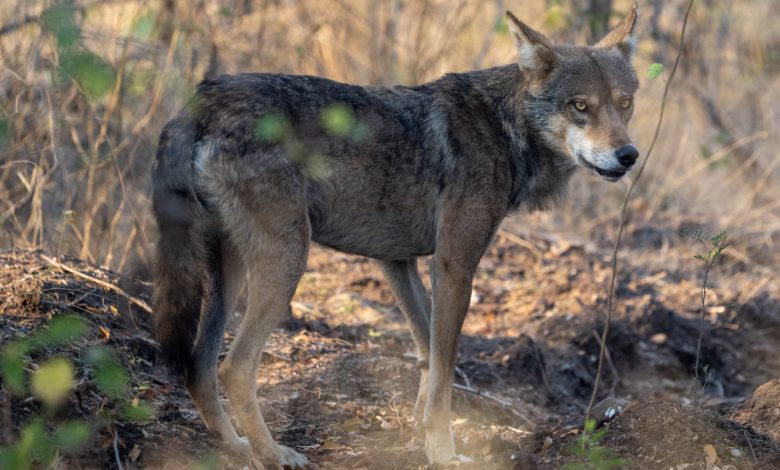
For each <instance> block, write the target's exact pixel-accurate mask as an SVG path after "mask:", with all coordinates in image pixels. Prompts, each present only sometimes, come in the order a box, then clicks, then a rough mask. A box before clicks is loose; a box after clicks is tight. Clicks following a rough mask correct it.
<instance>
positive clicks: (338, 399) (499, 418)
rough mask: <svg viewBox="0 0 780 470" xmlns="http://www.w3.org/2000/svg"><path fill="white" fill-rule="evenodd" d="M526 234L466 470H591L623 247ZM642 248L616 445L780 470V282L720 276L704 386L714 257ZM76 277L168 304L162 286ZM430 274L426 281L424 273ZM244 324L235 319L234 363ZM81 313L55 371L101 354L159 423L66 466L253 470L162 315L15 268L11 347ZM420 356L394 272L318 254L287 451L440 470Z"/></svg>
mask: <svg viewBox="0 0 780 470" xmlns="http://www.w3.org/2000/svg"><path fill="white" fill-rule="evenodd" d="M516 233H517V232H516V231H515V232H513V231H510V230H509V229H508V228H504V229H502V230H501V231H500V232H499V234H498V236H497V237H496V240H495V241H494V243H493V245H492V246H491V248H490V249H489V251H488V253H487V254H486V257H485V258H484V260H483V262H482V263H481V265H480V270H479V272H478V274H477V277H476V280H475V289H474V295H473V296H472V306H471V311H470V314H469V317H468V318H467V320H466V325H465V327H464V332H463V333H464V334H463V337H462V340H461V343H460V356H459V363H458V369H457V374H456V382H457V383H458V385H457V388H456V390H455V391H454V400H453V408H454V415H453V428H454V430H455V434H456V443H457V447H458V449H459V452H461V453H464V454H466V455H469V456H471V457H473V458H474V460H475V463H474V464H473V465H470V466H464V468H465V467H472V468H480V469H485V470H487V469H506V468H517V469H526V468H540V469H548V468H550V469H552V468H559V467H560V466H562V465H563V464H565V463H571V462H576V457H575V456H573V455H572V454H571V451H570V450H569V449H570V447H571V446H572V445H574V444H575V443H576V441H577V437H578V434H579V427H580V426H581V423H582V419H583V415H584V411H585V408H586V406H587V403H588V399H589V397H590V391H591V389H592V386H593V380H594V375H595V370H596V363H597V356H598V351H599V339H598V336H597V334H598V333H599V332H600V330H601V328H602V326H603V314H604V311H605V308H606V292H607V288H606V287H607V283H608V282H609V274H610V270H609V249H608V247H606V246H600V245H599V242H598V241H597V242H595V243H592V244H588V243H582V242H577V241H573V240H567V239H564V238H562V237H560V236H552V235H542V236H538V235H537V236H533V235H523V236H522V237H521V236H519V235H517V234H516ZM628 238H629V239H630V240H637V244H638V245H637V249H634V248H632V246H631V243H628V246H627V247H626V249H625V250H624V251H623V253H622V255H621V267H622V269H621V271H620V272H621V274H620V276H619V277H618V286H617V301H616V309H615V317H614V320H613V323H612V327H611V332H610V334H609V337H608V352H609V355H608V359H609V360H608V362H607V366H606V367H605V373H604V381H603V383H602V390H601V394H600V398H604V397H607V396H614V397H617V398H620V399H625V400H627V401H628V402H629V405H628V407H627V408H626V410H625V412H623V413H622V414H620V415H618V416H617V417H616V418H615V419H614V420H613V421H612V422H611V423H610V424H609V430H608V432H607V434H606V437H605V438H604V439H603V441H602V444H603V445H604V446H606V447H608V448H610V449H612V451H614V453H615V454H616V455H618V456H620V457H623V458H625V459H627V460H628V461H629V463H628V464H627V465H626V466H627V467H628V468H659V469H669V468H672V469H685V468H687V469H700V468H701V469H704V468H713V469H714V468H721V469H726V468H780V405H779V404H778V403H779V402H778V397H779V396H780V381H778V380H774V381H772V379H777V378H779V377H780V349H778V345H780V283H779V282H778V280H777V279H776V277H775V274H774V272H773V271H771V270H769V269H766V268H761V267H757V266H756V265H754V264H751V263H747V262H745V261H744V260H741V259H739V258H736V257H729V256H727V257H726V258H725V259H724V260H723V263H722V264H721V265H720V266H718V267H717V268H716V274H715V275H714V277H713V283H714V286H715V289H714V290H713V292H712V293H711V294H710V296H709V297H708V303H709V306H708V311H707V315H706V321H705V323H704V336H703V342H702V358H703V361H702V362H703V364H705V365H706V366H707V374H706V380H705V383H704V384H700V383H697V382H695V380H693V379H692V376H693V365H694V361H695V354H696V340H697V336H698V320H697V315H698V311H699V310H698V302H699V299H698V296H697V283H698V274H697V264H696V261H695V260H693V259H692V255H693V254H694V252H695V251H694V248H695V247H693V246H692V245H690V244H687V243H682V242H678V241H674V240H675V237H674V236H673V235H670V234H669V233H662V232H654V231H647V230H642V229H641V228H634V229H633V230H632V231H631V233H629V235H628ZM670 240H671V241H670ZM639 244H641V247H640V245H639ZM648 246H650V247H652V248H651V249H649V250H648ZM61 261H62V263H64V264H66V265H67V266H70V267H72V268H74V269H76V270H78V271H79V272H81V273H83V274H87V275H89V276H92V277H95V278H98V279H101V280H104V281H106V282H108V283H110V284H114V285H117V286H121V287H122V288H123V289H125V290H126V291H127V292H130V293H131V294H133V295H136V296H137V297H139V298H141V299H144V300H146V301H148V299H149V291H150V288H151V286H150V285H149V284H145V283H142V282H139V281H134V280H128V279H122V278H121V277H120V276H118V275H117V274H115V273H112V272H110V271H106V270H103V269H100V268H97V267H94V266H89V265H87V264H85V263H82V262H80V261H77V260H72V259H64V260H61ZM420 267H421V270H422V271H423V272H424V273H425V272H426V271H427V265H426V263H425V262H424V261H423V262H421V263H420ZM241 310H242V308H241V306H239V309H238V311H237V313H235V314H234V315H235V317H234V318H232V319H231V326H230V328H229V331H228V333H227V334H226V343H227V344H228V345H229V343H230V340H231V339H232V334H233V333H234V332H235V328H236V325H237V324H238V322H239V321H240V315H241V313H240V311H241ZM62 312H78V313H79V314H81V315H83V317H84V318H86V319H87V320H88V322H89V324H90V325H91V330H90V336H89V337H88V338H87V339H85V340H82V341H81V342H80V343H78V344H76V345H73V346H71V347H69V348H67V349H63V350H57V351H49V352H48V353H49V354H53V355H57V354H59V355H70V356H72V357H78V351H79V349H80V348H84V347H86V346H88V345H91V344H100V343H107V344H109V345H112V346H113V347H115V348H116V349H117V350H118V351H119V352H120V354H121V356H122V360H123V362H124V364H125V365H126V366H127V367H128V369H129V370H130V372H131V382H132V390H133V394H134V396H135V397H137V398H140V399H143V400H147V401H149V402H151V403H152V404H153V405H154V407H155V409H156V419H154V420H153V421H152V422H150V423H149V424H145V425H138V424H129V423H118V424H115V425H104V426H102V427H100V426H96V429H97V431H96V432H95V435H94V437H93V439H92V441H91V443H90V445H89V446H88V447H87V448H86V449H82V450H81V451H80V452H78V453H76V454H63V455H62V456H61V457H60V459H61V462H60V468H118V463H117V462H121V463H122V466H123V468H171V469H179V468H191V467H196V466H199V467H200V468H210V467H213V466H218V467H223V468H243V467H245V466H247V465H249V462H248V460H247V459H246V457H244V456H238V455H229V454H227V453H226V451H225V449H223V448H221V447H220V444H219V442H218V440H217V439H216V436H214V435H213V434H212V433H211V432H209V431H208V430H207V429H206V428H205V426H204V425H203V423H202V421H201V419H200V418H199V416H198V413H197V410H196V409H195V407H194V405H193V404H192V401H191V400H190V398H189V396H188V395H187V394H186V392H184V391H183V389H182V387H181V386H180V385H179V384H178V382H177V380H176V379H174V378H172V377H170V376H169V375H168V373H167V372H166V370H164V369H163V368H161V367H158V366H156V365H155V364H154V358H155V343H154V341H153V340H152V339H151V336H150V333H149V323H150V322H149V315H148V314H147V313H146V312H144V311H142V310H141V309H139V308H137V307H136V306H134V305H131V304H129V303H128V302H127V301H126V299H125V298H124V297H122V296H120V295H117V294H116V293H115V292H113V291H112V290H110V289H107V288H105V287H103V286H100V285H98V284H96V283H94V282H92V281H89V280H86V279H84V278H82V277H78V276H75V275H73V274H71V273H67V272H63V271H62V270H61V269H59V268H57V267H54V266H52V265H50V264H49V263H48V262H47V261H46V260H45V259H44V258H43V257H42V253H39V252H20V251H14V252H5V253H2V254H0V344H2V343H4V342H6V341H8V340H9V339H11V338H14V337H17V336H19V335H26V334H29V333H30V332H32V331H33V330H34V329H35V328H37V327H39V326H41V325H42V324H44V323H46V322H47V321H48V320H49V319H50V318H51V317H52V316H53V315H56V314H58V313H62ZM413 351H414V346H413V343H412V340H411V336H410V334H409V333H408V331H407V329H406V326H405V323H404V320H403V317H402V315H401V313H400V311H399V310H398V308H397V307H396V305H395V302H394V299H393V296H392V293H391V292H390V290H389V287H388V285H387V284H386V283H385V281H384V280H383V278H382V276H381V274H380V272H379V270H378V268H377V267H376V265H375V264H374V263H372V262H371V261H369V260H365V259H362V258H358V257H353V256H348V255H343V254H340V253H335V252H332V251H329V250H326V249H322V248H315V249H313V251H312V254H311V257H310V261H309V270H308V271H307V273H306V274H305V276H304V278H303V280H302V282H301V284H300V287H299V290H298V293H297V294H296V297H295V300H294V303H293V305H292V316H291V317H290V318H288V319H287V320H286V321H285V322H284V323H283V324H282V325H280V327H279V328H278V329H277V331H276V332H275V334H274V336H273V338H272V341H271V342H270V346H269V348H268V351H267V354H264V356H263V361H262V367H261V371H260V374H259V375H258V379H257V383H258V385H259V390H258V399H259V400H260V403H261V405H262V407H263V409H264V412H265V416H266V420H267V422H268V424H269V426H270V428H271V430H272V432H273V433H274V435H275V436H276V437H277V438H278V440H279V441H280V442H282V443H284V444H286V445H289V446H292V447H295V448H296V449H298V450H299V451H301V452H304V453H305V454H307V455H308V457H309V458H310V460H311V461H312V463H313V464H312V468H334V469H402V468H425V456H424V453H423V451H422V449H421V447H420V446H419V443H416V442H415V441H414V440H413V438H414V433H413V427H414V426H413V425H414V423H413V422H412V420H411V411H412V407H413V405H414V398H415V396H416V386H417V381H418V372H417V370H416V368H415V358H414V355H413ZM32 359H33V360H35V359H36V358H35V357H33V358H32ZM81 374H82V375H81V376H80V378H79V380H77V388H76V393H75V394H74V397H73V398H72V399H71V402H70V403H69V404H68V406H66V407H65V409H64V410H63V411H61V414H62V416H61V417H63V418H64V417H83V418H85V419H90V420H92V419H93V418H94V417H96V416H99V415H100V413H101V411H102V410H103V409H104V408H105V407H110V406H111V404H110V402H109V401H108V400H107V399H106V398H105V397H103V396H101V395H100V394H99V393H98V392H97V391H96V390H95V388H94V386H92V385H91V383H90V380H89V376H88V374H87V373H86V372H82V373H81ZM762 384H763V385H764V386H763V387H761V389H759V391H758V392H756V393H755V395H753V392H754V391H755V390H756V389H757V388H758V387H759V386H762ZM751 395H753V396H752V397H751ZM3 401H4V402H5V404H4V406H3V408H4V409H5V410H6V412H5V413H4V414H5V416H4V417H3V420H4V421H3V423H2V424H3V429H4V430H5V432H4V433H3V438H4V439H6V440H8V439H11V438H13V437H14V436H15V435H16V433H17V432H18V430H19V428H20V426H21V424H22V423H23V422H24V421H25V420H26V419H28V418H29V417H30V416H31V415H32V414H34V413H37V412H39V411H40V409H41V404H40V403H38V402H37V401H36V400H34V399H32V398H16V397H13V398H12V397H8V396H6V395H3ZM57 418H58V417H54V419H57ZM583 468H585V467H583Z"/></svg>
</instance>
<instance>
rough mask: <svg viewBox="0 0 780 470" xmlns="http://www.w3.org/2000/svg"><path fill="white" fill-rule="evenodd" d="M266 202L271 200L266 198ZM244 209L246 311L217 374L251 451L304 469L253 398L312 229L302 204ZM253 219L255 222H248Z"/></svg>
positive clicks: (302, 267)
mask: <svg viewBox="0 0 780 470" xmlns="http://www.w3.org/2000/svg"><path fill="white" fill-rule="evenodd" d="M269 205H271V204H270V201H269ZM264 209H265V210H269V212H266V211H265V210H263V211H262V212H260V211H258V212H256V213H246V214H245V218H246V219H247V222H249V223H248V224H247V227H244V228H243V229H244V230H251V234H252V235H251V236H246V237H243V238H242V237H241V236H240V235H241V234H238V235H239V237H238V238H239V239H242V240H244V241H245V246H242V251H241V253H242V256H243V258H244V262H245V264H246V266H247V267H248V269H249V290H248V294H249V297H248V302H247V311H246V314H245V315H244V319H243V321H242V322H241V326H240V328H239V331H238V333H237V335H236V338H235V340H234V341H233V344H232V345H231V348H230V352H229V353H228V356H227V358H226V359H225V361H224V362H223V363H222V365H221V366H220V371H219V376H220V379H221V381H222V384H223V385H224V386H225V389H226V391H227V395H228V398H229V399H230V404H231V407H232V409H233V412H234V413H235V415H236V418H237V420H238V424H239V425H240V426H241V429H242V430H243V432H244V433H245V434H246V436H247V438H248V439H249V443H250V445H251V448H252V455H253V456H254V458H256V459H257V460H259V461H264V462H266V463H270V464H271V465H273V466H274V468H275V467H276V466H278V467H282V466H286V467H291V468H302V467H304V466H305V465H306V463H307V459H306V457H305V456H303V455H302V454H299V453H298V452H296V451H295V450H293V449H290V448H288V447H285V446H281V445H278V444H277V443H276V442H274V440H273V437H271V433H270V431H269V430H268V426H266V423H265V421H264V420H263V416H262V414H261V412H260V407H259V405H258V402H257V395H256V394H257V372H258V365H259V360H260V355H261V354H262V352H263V348H264V347H265V344H266V341H267V340H268V338H269V336H270V335H271V332H272V331H273V329H274V327H275V326H276V325H277V324H278V323H279V321H280V320H281V319H282V318H283V317H284V315H285V314H286V313H287V311H288V309H289V305H290V300H291V299H292V296H293V294H294V293H295V289H296V287H297V285H298V281H299V280H300V278H301V276H302V275H303V272H304V271H305V269H306V259H307V256H308V248H309V237H310V229H309V223H308V218H307V215H306V212H305V210H304V209H303V207H302V206H296V205H295V204H292V203H291V204H289V205H288V206H287V207H284V208H282V207H279V208H278V209H279V210H274V209H273V208H269V207H268V206H266V207H265V208H264ZM252 222H254V223H252Z"/></svg>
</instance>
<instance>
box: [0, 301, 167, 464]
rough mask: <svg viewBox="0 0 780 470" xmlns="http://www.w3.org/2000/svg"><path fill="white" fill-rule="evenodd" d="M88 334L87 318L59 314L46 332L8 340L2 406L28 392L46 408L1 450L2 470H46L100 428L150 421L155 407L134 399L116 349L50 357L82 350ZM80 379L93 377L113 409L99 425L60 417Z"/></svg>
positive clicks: (1, 356) (0, 362) (1, 361)
mask: <svg viewBox="0 0 780 470" xmlns="http://www.w3.org/2000/svg"><path fill="white" fill-rule="evenodd" d="M87 331H88V327H87V323H86V322H85V321H84V320H83V319H81V318H79V317H77V316H73V315H59V316H56V317H54V318H53V319H52V320H51V321H50V322H49V324H48V325H47V326H46V327H45V328H41V329H39V330H37V331H35V332H34V333H32V334H31V335H29V336H26V337H22V338H18V339H15V340H13V341H10V342H8V343H7V344H6V345H5V347H4V348H3V349H2V351H0V376H2V380H3V382H2V383H3V388H4V392H5V395H6V396H5V397H4V399H3V406H7V407H10V406H11V396H13V397H16V398H17V399H21V400H24V399H26V397H27V396H28V395H29V394H32V396H33V397H35V398H37V399H38V400H39V401H40V402H41V403H42V405H43V406H42V407H41V410H40V411H39V412H38V413H37V414H36V415H33V416H32V417H30V418H29V419H28V420H27V421H26V422H25V423H24V424H22V426H21V428H20V431H19V434H18V436H17V438H16V440H15V441H13V442H11V443H7V444H6V445H4V446H0V468H2V469H8V470H22V469H27V468H30V467H32V466H41V467H48V466H50V465H52V464H53V463H54V462H55V459H56V458H57V456H58V455H59V454H60V453H62V452H73V451H77V450H79V449H80V448H82V447H83V446H84V445H86V444H87V443H88V442H89V441H90V439H91V436H92V433H93V431H95V430H97V429H99V428H100V427H105V426H108V427H113V426H114V423H116V422H123V421H133V422H146V421H148V420H149V419H151V418H152V416H153V412H152V409H151V408H150V407H149V406H148V405H147V404H145V403H142V402H139V401H138V400H137V399H130V397H129V382H130V380H129V375H128V373H127V371H126V370H125V369H124V367H123V366H122V364H121V362H120V361H119V359H118V358H117V357H116V355H115V353H114V351H113V349H112V348H110V347H108V346H93V347H88V348H86V349H84V350H82V351H79V352H80V354H78V357H77V358H76V359H75V360H71V359H70V358H68V357H64V356H54V357H51V356H50V355H49V351H52V350H54V351H57V350H59V349H62V348H68V350H69V351H73V348H76V349H78V347H79V346H80V345H82V344H84V343H83V342H80V340H82V339H83V338H84V337H85V336H86V334H87ZM33 357H34V358H36V359H35V360H33ZM79 376H82V377H89V378H90V381H91V383H92V384H94V386H95V387H96V388H97V389H98V390H100V391H101V392H102V393H103V394H105V395H106V396H107V397H108V399H109V400H110V401H111V403H112V404H113V405H114V406H107V407H106V408H105V409H106V411H105V413H104V414H103V415H102V416H100V417H99V420H97V421H94V422H90V421H87V420H80V419H69V420H65V421H62V420H59V419H58V418H57V416H58V415H61V414H62V413H58V410H59V409H60V408H62V407H63V406H64V405H65V403H66V402H67V401H68V399H69V398H70V396H71V394H72V392H73V389H74V387H75V379H76V377H79ZM5 433H6V435H7V436H8V435H11V434H12V431H11V430H10V429H6V430H5Z"/></svg>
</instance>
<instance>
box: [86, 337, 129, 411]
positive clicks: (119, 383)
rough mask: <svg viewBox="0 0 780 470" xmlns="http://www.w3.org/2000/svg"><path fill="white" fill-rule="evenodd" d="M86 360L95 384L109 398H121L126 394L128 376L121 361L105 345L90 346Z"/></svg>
mask: <svg viewBox="0 0 780 470" xmlns="http://www.w3.org/2000/svg"><path fill="white" fill-rule="evenodd" d="M86 362H87V363H88V364H89V365H90V366H91V367H92V369H93V371H94V380H95V385H96V386H97V387H98V388H99V389H100V390H101V391H102V392H103V393H105V394H106V395H108V396H110V397H111V398H121V397H123V396H124V395H125V394H127V390H128V384H129V382H130V378H129V376H128V375H127V371H126V370H125V368H124V367H122V363H120V362H119V359H117V358H116V356H115V355H114V353H113V352H112V351H111V350H110V349H109V348H107V347H105V346H98V347H94V348H90V349H89V350H88V351H87V354H86Z"/></svg>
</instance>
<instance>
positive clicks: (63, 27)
mask: <svg viewBox="0 0 780 470" xmlns="http://www.w3.org/2000/svg"><path fill="white" fill-rule="evenodd" d="M73 13H74V9H73V5H72V4H71V3H70V2H62V3H57V4H55V5H52V6H50V7H49V8H47V9H46V10H45V11H44V12H43V13H42V14H41V23H42V24H43V27H44V28H46V29H47V30H48V31H49V32H50V33H52V34H54V37H56V38H57V44H58V45H59V46H60V47H68V46H70V45H72V44H73V43H74V42H76V39H78V38H79V36H80V35H81V28H79V25H77V24H76V19H75V18H74V16H73Z"/></svg>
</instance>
